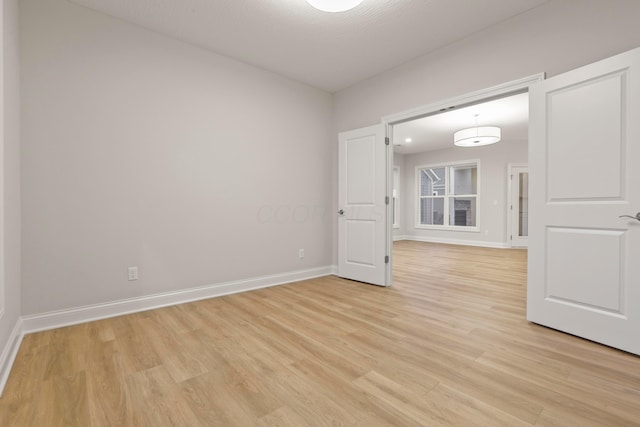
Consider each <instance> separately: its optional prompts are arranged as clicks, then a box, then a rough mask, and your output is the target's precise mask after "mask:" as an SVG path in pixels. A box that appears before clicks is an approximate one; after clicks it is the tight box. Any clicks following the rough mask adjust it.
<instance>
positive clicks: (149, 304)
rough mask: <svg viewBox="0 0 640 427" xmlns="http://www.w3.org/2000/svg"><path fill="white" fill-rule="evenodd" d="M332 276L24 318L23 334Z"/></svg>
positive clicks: (295, 275)
mask: <svg viewBox="0 0 640 427" xmlns="http://www.w3.org/2000/svg"><path fill="white" fill-rule="evenodd" d="M333 272H334V268H333V266H327V267H319V268H313V269H309V270H300V271H293V272H289V273H283V274H275V275H271V276H263V277H256V278H252V279H246V280H237V281H232V282H225V283H218V284H214V285H208V286H202V287H198V288H191V289H184V290H179V291H173V292H165V293H161V294H154V295H146V296H141V297H136V298H129V299H125V300H120V301H113V302H107V303H103V304H94V305H88V306H84V307H76V308H69V309H65V310H58V311H52V312H48V313H41V314H34V315H29V316H23V317H22V331H23V332H24V333H25V334H27V333H31V332H38V331H44V330H48V329H55V328H61V327H64V326H70V325H77V324H80V323H86V322H91V321H94V320H100V319H106V318H109V317H115V316H122V315H125V314H131V313H136V312H140V311H146V310H153V309H155V308H161V307H167V306H171V305H176V304H183V303H187V302H192V301H197V300H202V299H207V298H214V297H219V296H223V295H229V294H235V293H239V292H245V291H251V290H255V289H261V288H267V287H270V286H277V285H284V284H286V283H292V282H298V281H301V280H308V279H313V278H316V277H322V276H328V275H331V274H333Z"/></svg>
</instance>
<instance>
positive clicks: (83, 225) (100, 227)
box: [21, 0, 334, 315]
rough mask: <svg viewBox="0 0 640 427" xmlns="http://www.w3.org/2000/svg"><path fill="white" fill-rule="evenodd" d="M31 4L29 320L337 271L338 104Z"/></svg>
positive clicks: (25, 58)
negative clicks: (334, 115) (133, 272)
mask: <svg viewBox="0 0 640 427" xmlns="http://www.w3.org/2000/svg"><path fill="white" fill-rule="evenodd" d="M21 6H22V9H21V37H22V42H21V54H22V56H21V60H22V69H23V81H24V84H23V90H22V102H23V112H24V114H23V140H22V144H23V147H22V149H23V153H22V160H23V170H22V188H23V193H22V197H23V242H22V244H23V270H22V271H23V283H22V308H23V314H24V315H29V314H35V313H43V312H48V311H52V310H59V309H65V308H71V307H78V306H83V305H88V304H97V303H105V302H110V301H116V300H121V299H125V298H131V297H137V296H143V295H149V294H155V293H160V292H170V291H175V290H181V289H186V288H191V287H196V286H204V285H210V284H216V283H222V282H227V281H233V280H240V279H246V278H252V277H260V276H266V275H272V274H279V273H287V272H292V271H298V270H303V269H309V268H316V267H323V266H329V265H330V264H331V253H332V243H333V241H332V236H331V234H330V233H328V232H327V230H328V229H330V227H331V218H330V217H329V216H328V215H327V208H328V206H329V205H331V203H332V197H333V192H332V188H331V182H332V176H331V173H332V172H331V171H332V161H333V159H332V157H331V152H332V147H333V144H334V143H333V140H334V138H333V136H332V135H331V134H330V128H331V109H332V97H331V95H330V94H329V93H326V92H323V91H320V90H317V89H314V88H311V87H308V86H305V85H302V84H300V83H296V82H293V81H291V80H288V79H285V78H282V77H280V76H277V75H275V74H272V73H269V72H265V71H262V70H259V69H257V68H254V67H250V66H247V65H244V64H242V63H239V62H236V61H233V60H230V59H228V58H226V57H223V56H219V55H215V54H212V53H210V52H207V51H204V50H201V49H199V48H196V47H192V46H190V45H187V44H184V43H181V42H178V41H175V40H172V39H170V38H166V37H163V36H161V35H158V34H156V33H153V32H150V31H147V30H144V29H141V28H138V27H135V26H133V25H130V24H127V23H125V22H123V21H121V20H118V19H114V18H111V17H108V16H106V15H102V14H99V13H96V12H93V11H91V10H88V9H85V8H82V7H79V6H76V5H74V4H71V3H69V2H66V1H63V0H24V1H22V3H21ZM300 248H304V249H305V258H304V259H302V260H301V259H299V258H298V249H300ZM128 266H138V267H139V274H140V280H138V281H136V282H129V281H127V267H128Z"/></svg>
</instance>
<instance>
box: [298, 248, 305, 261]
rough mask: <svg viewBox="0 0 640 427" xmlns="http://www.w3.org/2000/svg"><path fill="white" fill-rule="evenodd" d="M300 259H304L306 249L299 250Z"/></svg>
mask: <svg viewBox="0 0 640 427" xmlns="http://www.w3.org/2000/svg"><path fill="white" fill-rule="evenodd" d="M298 257H299V258H300V259H302V258H304V249H298Z"/></svg>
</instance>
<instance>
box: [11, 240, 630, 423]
mask: <svg viewBox="0 0 640 427" xmlns="http://www.w3.org/2000/svg"><path fill="white" fill-rule="evenodd" d="M394 262H395V272H394V286H393V287H391V288H379V287H375V286H371V285H366V284H361V283H357V282H352V281H347V280H342V279H339V278H336V277H324V278H319V279H314V280H309V281H305V282H300V283H295V284H289V285H284V286H278V287H274V288H269V289H264V290H259V291H253V292H247V293H243V294H237V295H231V296H226V297H221V298H215V299H210V300H205V301H200V302H194V303H189V304H183V305H179V306H175V307H169V308H163V309H158V310H153V311H148V312H143V313H138V314H133V315H128V316H122V317H117V318H113V319H107V320H102V321H97V322H92V323H87V324H83V325H78V326H72V327H67V328H62V329H57V330H53V331H47V332H41V333H35V334H31V335H28V336H26V337H25V338H24V341H23V344H22V346H21V348H20V352H19V354H18V357H17V360H16V363H15V365H14V368H13V371H12V373H11V376H10V378H9V381H8V384H7V386H6V389H5V393H4V396H3V397H2V399H0V425H2V426H21V427H22V426H37V427H41V426H82V427H88V426H136V427H138V426H153V427H159V426H225V427H226V426H354V427H355V426H363V427H365V426H366V427H371V426H441V425H442V426H445V425H455V426H458V425H459V426H530V425H536V426H581V427H582V426H633V425H640V357H637V356H633V355H630V354H627V353H624V352H620V351H617V350H614V349H611V348H608V347H604V346H601V345H598V344H595V343H592V342H589V341H585V340H582V339H579V338H576V337H573V336H569V335H565V334H562V333H559V332H556V331H554V330H550V329H546V328H543V327H540V326H537V325H534V324H530V323H528V322H527V321H526V320H525V312H524V311H525V278H526V252H525V251H522V250H505V249H487V248H473V247H462V246H449V245H437V244H429V243H418V242H397V243H396V244H395V246H394Z"/></svg>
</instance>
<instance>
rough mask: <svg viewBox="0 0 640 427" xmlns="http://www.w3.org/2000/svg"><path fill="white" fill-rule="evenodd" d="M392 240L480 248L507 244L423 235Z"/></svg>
mask: <svg viewBox="0 0 640 427" xmlns="http://www.w3.org/2000/svg"><path fill="white" fill-rule="evenodd" d="M393 240H394V241H398V240H412V241H414V242H429V243H444V244H447V245H463V246H479V247H482V248H496V249H508V248H509V245H508V244H507V243H504V242H482V241H478V240H460V239H448V238H441V237H423V236H408V235H407V236H396V237H394V238H393Z"/></svg>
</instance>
